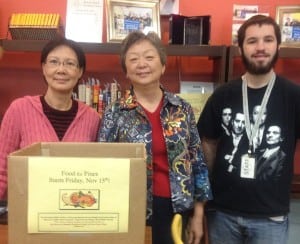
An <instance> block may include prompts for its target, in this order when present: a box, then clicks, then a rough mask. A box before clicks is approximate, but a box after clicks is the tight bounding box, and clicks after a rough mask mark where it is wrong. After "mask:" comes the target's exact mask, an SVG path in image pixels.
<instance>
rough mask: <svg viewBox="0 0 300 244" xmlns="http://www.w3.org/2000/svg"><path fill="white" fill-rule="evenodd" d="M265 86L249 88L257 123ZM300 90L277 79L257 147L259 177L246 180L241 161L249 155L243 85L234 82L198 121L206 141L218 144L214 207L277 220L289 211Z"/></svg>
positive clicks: (223, 88)
mask: <svg viewBox="0 0 300 244" xmlns="http://www.w3.org/2000/svg"><path fill="white" fill-rule="evenodd" d="M265 90H266V87H262V88H259V89H251V88H248V102H249V117H250V122H251V124H252V123H253V121H254V119H253V118H255V116H256V115H257V111H258V110H259V109H260V107H259V105H261V102H262V98H263V95H264V93H265ZM299 117H300V87H299V86H297V85H295V84H293V83H291V82H289V81H287V80H285V79H283V78H281V77H278V76H277V78H276V81H275V85H274V87H273V90H272V92H271V95H270V98H269V101H268V104H267V106H266V110H265V111H264V113H263V116H262V120H261V123H260V126H259V130H258V131H259V132H258V133H257V136H256V137H255V138H254V140H253V145H255V154H254V155H255V158H256V164H255V165H256V170H255V178H254V179H249V178H242V177H241V176H240V171H241V157H242V155H245V154H247V151H248V149H249V139H248V136H247V134H246V130H245V119H244V113H243V103H242V80H241V79H238V80H236V81H232V82H229V83H227V84H225V85H223V86H221V87H219V88H218V89H216V91H215V92H214V94H213V95H212V96H211V97H210V98H209V100H208V101H207V103H206V106H205V108H204V110H203V112H202V114H201V116H200V118H199V121H198V125H197V126H198V130H199V133H200V136H201V137H206V138H211V139H219V140H220V141H219V144H218V148H217V155H216V161H215V163H214V168H213V172H212V178H211V183H212V189H213V197H214V200H213V201H212V205H213V206H214V207H215V208H217V209H219V210H223V211H227V212H230V213H233V214H237V215H242V216H252V217H265V216H268V217H272V216H279V215H284V214H287V213H288V211H289V197H290V195H289V194H290V187H291V180H292V175H293V157H294V152H295V144H296V140H297V138H299V135H300V133H299V129H300V119H299Z"/></svg>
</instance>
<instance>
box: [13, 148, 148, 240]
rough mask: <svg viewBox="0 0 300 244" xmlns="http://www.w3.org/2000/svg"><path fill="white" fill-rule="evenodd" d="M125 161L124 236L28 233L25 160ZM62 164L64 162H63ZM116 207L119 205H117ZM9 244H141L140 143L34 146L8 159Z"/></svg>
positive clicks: (143, 211) (143, 210)
mask: <svg viewBox="0 0 300 244" xmlns="http://www.w3.org/2000/svg"><path fill="white" fill-rule="evenodd" d="M40 156H42V157H45V158H48V157H50V158H51V157H63V158H68V157H79V158H80V157H84V158H87V160H88V159H89V158H110V159H111V162H110V165H111V167H113V164H114V162H113V161H114V158H126V159H129V160H130V163H129V165H130V166H129V219H128V222H129V223H128V232H126V233H94V232H92V233H89V232H87V233H85V232H80V233H76V232H75V233H74V232H72V233H33V234H29V233H28V231H27V230H28V229H27V227H28V225H27V219H28V216H27V213H28V212H27V211H28V193H29V191H28V182H29V180H28V165H29V164H28V161H29V160H30V158H34V157H35V158H37V157H40ZM61 163H63V160H62V162H61ZM119 204H122V202H120V203H119ZM8 209H9V210H8V233H9V235H8V236H9V241H8V243H9V244H53V243H55V244H71V243H72V244H83V243H109V244H123V243H124V244H125V243H126V244H143V243H144V242H145V214H146V165H145V147H144V145H143V144H141V143H37V144H33V145H32V146H29V147H26V148H24V149H21V150H19V151H16V152H14V153H12V154H11V155H10V156H9V158H8Z"/></svg>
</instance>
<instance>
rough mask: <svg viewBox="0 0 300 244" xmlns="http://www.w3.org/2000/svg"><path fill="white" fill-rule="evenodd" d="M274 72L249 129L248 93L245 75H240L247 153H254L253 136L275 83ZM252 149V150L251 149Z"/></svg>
mask: <svg viewBox="0 0 300 244" xmlns="http://www.w3.org/2000/svg"><path fill="white" fill-rule="evenodd" d="M275 78H276V76H275V73H274V72H273V73H272V77H271V79H270V82H269V83H268V86H267V89H266V91H265V94H264V96H263V99H262V103H261V106H260V110H259V113H258V117H257V119H256V121H254V126H253V127H252V130H251V125H250V115H249V105H248V93H247V80H246V76H245V75H243V76H242V80H243V84H242V96H243V112H244V115H245V128H246V133H247V136H248V139H249V150H248V153H249V154H251V152H253V153H254V148H253V138H254V136H255V135H256V133H257V131H258V128H259V123H260V120H261V118H262V115H263V113H264V111H265V109H266V106H267V103H268V100H269V97H270V94H271V91H272V88H273V86H274V83H275ZM251 150H253V151H251Z"/></svg>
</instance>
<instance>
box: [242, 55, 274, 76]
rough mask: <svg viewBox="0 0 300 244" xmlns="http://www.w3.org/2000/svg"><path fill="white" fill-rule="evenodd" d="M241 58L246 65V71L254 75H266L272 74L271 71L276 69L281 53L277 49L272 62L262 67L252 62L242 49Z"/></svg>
mask: <svg viewBox="0 0 300 244" xmlns="http://www.w3.org/2000/svg"><path fill="white" fill-rule="evenodd" d="M241 56H242V61H243V64H244V65H245V68H246V70H247V71H248V72H249V73H250V74H253V75H264V74H267V73H269V72H270V70H271V69H272V68H273V67H274V65H275V64H276V62H277V59H278V56H279V51H278V49H277V51H276V53H275V54H274V56H273V58H272V59H271V61H270V62H268V63H267V64H266V65H260V64H258V65H257V64H255V63H254V62H251V61H250V60H249V59H248V58H247V57H246V56H245V54H244V50H243V49H241Z"/></svg>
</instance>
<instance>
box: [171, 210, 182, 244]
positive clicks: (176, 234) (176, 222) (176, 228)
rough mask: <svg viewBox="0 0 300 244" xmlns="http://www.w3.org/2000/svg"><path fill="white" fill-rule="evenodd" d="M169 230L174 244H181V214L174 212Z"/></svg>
mask: <svg viewBox="0 0 300 244" xmlns="http://www.w3.org/2000/svg"><path fill="white" fill-rule="evenodd" d="M171 232H172V238H173V241H174V244H183V241H182V240H181V236H182V216H181V215H180V214H178V213H177V214H175V215H174V217H173V221H172V225H171Z"/></svg>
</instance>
